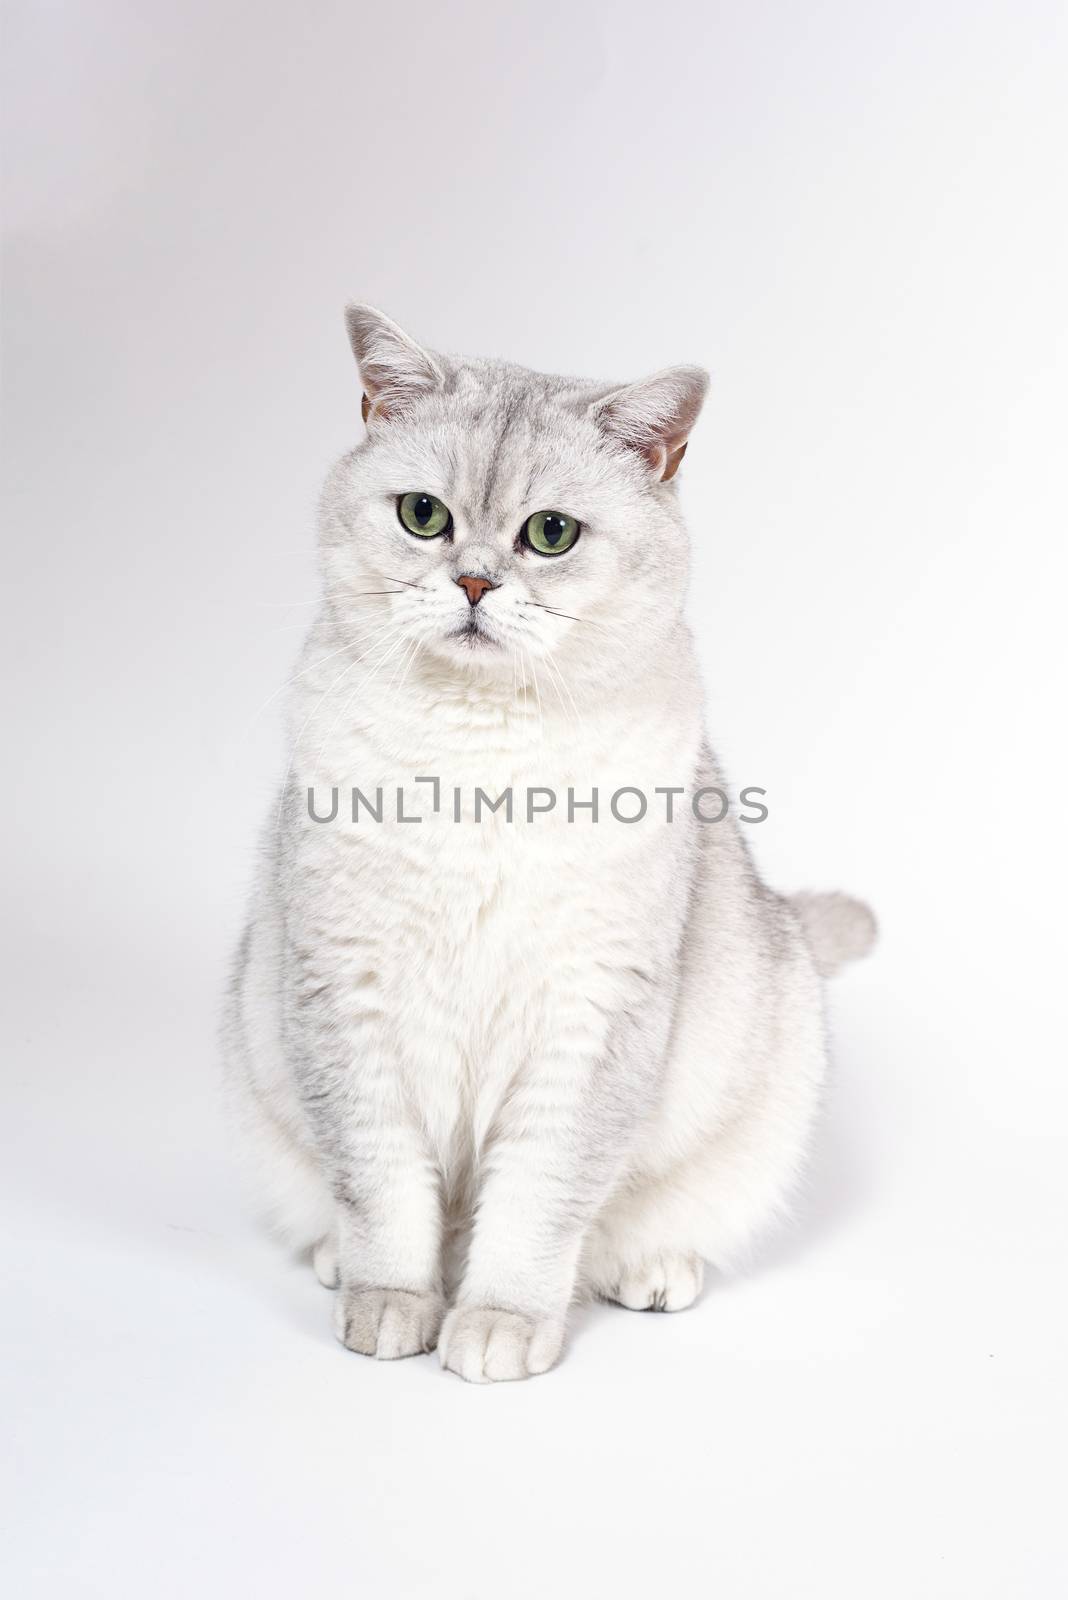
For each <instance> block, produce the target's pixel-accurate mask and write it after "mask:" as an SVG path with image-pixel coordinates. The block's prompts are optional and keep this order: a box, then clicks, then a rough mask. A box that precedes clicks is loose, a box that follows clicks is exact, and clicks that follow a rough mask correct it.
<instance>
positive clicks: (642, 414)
mask: <svg viewBox="0 0 1068 1600" xmlns="http://www.w3.org/2000/svg"><path fill="white" fill-rule="evenodd" d="M707 391H708V373H707V372H704V371H702V369H701V368H700V367H667V368H666V369H665V370H664V371H663V372H657V373H654V375H653V376H652V377H651V378H643V379H642V380H641V382H640V383H628V384H627V385H626V387H625V388H622V389H613V391H612V393H611V394H606V395H605V396H603V398H602V399H600V400H595V401H594V402H593V405H592V406H591V407H590V409H589V415H590V417H591V418H592V419H593V421H594V422H596V423H597V425H598V427H599V428H603V430H604V431H605V433H607V434H610V435H611V436H612V437H613V438H615V439H618V440H619V442H620V443H621V444H624V445H626V446H627V447H628V449H631V450H636V451H637V452H638V454H639V455H640V456H641V457H642V459H643V460H644V461H645V463H646V465H647V466H648V468H649V470H650V471H651V472H652V473H653V475H654V476H655V477H657V478H659V479H660V480H661V482H665V483H666V482H667V480H668V478H673V477H674V476H675V474H676V472H677V471H678V469H679V463H680V462H681V460H682V458H683V456H684V455H685V454H686V441H687V439H688V438H689V436H690V430H691V429H692V428H693V425H694V423H695V422H696V421H697V418H698V415H699V413H700V410H701V406H702V403H703V401H704V398H705V395H706V393H707Z"/></svg>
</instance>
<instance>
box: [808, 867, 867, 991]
mask: <svg viewBox="0 0 1068 1600" xmlns="http://www.w3.org/2000/svg"><path fill="white" fill-rule="evenodd" d="M790 904H791V905H792V906H793V908H794V910H795V911H796V912H797V914H798V916H799V917H800V919H801V926H802V928H803V929H804V930H805V938H806V940H807V941H808V947H809V949H810V950H811V951H812V956H813V959H814V961H815V963H816V968H817V970H818V971H819V973H820V974H821V975H822V976H823V977H824V978H829V977H831V976H832V975H833V974H834V973H836V972H838V971H839V969H840V968H842V967H844V966H845V965H846V963H847V962H849V961H859V960H860V959H861V957H863V956H866V955H869V954H870V953H871V951H872V949H873V948H874V946H875V941H876V939H877V937H878V933H879V926H878V923H877V922H876V920H875V914H874V912H873V911H872V909H871V907H870V906H866V905H865V904H864V901H863V900H854V899H853V897H852V896H851V895H848V894H839V893H838V892H837V891H832V892H831V893H829V894H816V893H814V892H812V891H811V890H808V889H805V890H802V892H801V893H800V894H794V895H791V896H790Z"/></svg>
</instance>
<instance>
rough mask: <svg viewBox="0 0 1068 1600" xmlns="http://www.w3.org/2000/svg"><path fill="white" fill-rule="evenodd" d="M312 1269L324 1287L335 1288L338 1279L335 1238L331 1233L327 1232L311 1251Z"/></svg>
mask: <svg viewBox="0 0 1068 1600" xmlns="http://www.w3.org/2000/svg"><path fill="white" fill-rule="evenodd" d="M312 1270H313V1272H314V1273H315V1276H316V1277H317V1278H318V1280H319V1282H320V1283H321V1284H322V1286H323V1288H324V1289H336V1288H337V1286H338V1283H339V1281H340V1279H339V1277H338V1269H337V1240H336V1239H335V1238H334V1236H333V1235H332V1234H329V1233H328V1234H327V1236H326V1238H325V1239H320V1240H319V1243H318V1244H317V1245H316V1246H315V1249H314V1250H313V1251H312Z"/></svg>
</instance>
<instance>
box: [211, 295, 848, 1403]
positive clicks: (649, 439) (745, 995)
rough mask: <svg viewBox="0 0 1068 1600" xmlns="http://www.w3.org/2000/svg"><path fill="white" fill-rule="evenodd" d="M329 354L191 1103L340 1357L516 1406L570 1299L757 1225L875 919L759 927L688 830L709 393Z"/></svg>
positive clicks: (460, 362) (396, 338) (413, 351)
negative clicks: (318, 488)
mask: <svg viewBox="0 0 1068 1600" xmlns="http://www.w3.org/2000/svg"><path fill="white" fill-rule="evenodd" d="M347 325H348V332H349V337H350V341H351V344H352V348H353V352H354V354H355V357H356V361H357V364H358V368H359V373H360V377H361V379H362V385H363V390H364V395H363V402H362V409H363V416H364V422H365V425H366V437H365V438H364V439H363V440H362V442H361V443H360V444H358V445H357V446H356V448H354V449H353V450H352V451H351V452H350V453H349V454H347V455H346V456H344V457H343V459H342V460H341V461H340V462H339V463H338V464H337V465H336V466H335V467H334V469H333V470H332V472H331V473H330V475H329V477H328V480H327V483H326V486H325V490H324V493H323V497H322V504H321V515H320V562H321V571H322V580H323V589H322V601H321V609H320V611H319V613H318V616H317V618H316V620H315V622H314V623H313V625H312V627H311V630H310V633H309V636H308V639H307V643H306V647H305V650H304V654H303V657H302V660H301V663H300V667H299V671H298V672H297V675H296V677H295V678H294V680H293V686H292V698H291V703H290V738H291V746H292V751H293V754H292V758H291V760H290V764H289V768H288V771H287V773H286V775H285V778H284V781H283V783H282V786H281V793H280V797H279V799H278V802H277V805H275V806H272V808H271V812H270V815H269V818H268V822H267V827H266V832H265V836H264V841H263V849H262V858H261V866H260V870H259V873H258V881H257V883H256V885H255V890H254V896H253V903H252V907H251V914H250V918H249V922H248V926H247V929H246V931H245V934H244V937H243V939H242V941H241V945H240V949H239V952H238V957H237V960H236V963H235V967H234V973H233V977H232V982H231V986H230V990H229V994H228V1001H227V1007H226V1015H225V1019H224V1027H223V1033H224V1042H225V1049H226V1055H227V1059H228V1080H229V1083H230V1088H231V1093H232V1098H233V1102H234V1104H235V1107H236V1109H237V1112H238V1116H239V1120H240V1124H241V1129H242V1134H243V1139H244V1144H245V1148H246V1152H247V1154H248V1155H249V1156H250V1157H251V1160H252V1162H253V1165H254V1168H255V1172H256V1175H257V1176H258V1179H259V1180H260V1183H261V1185H262V1187H263V1190H264V1192H265V1195H266V1199H267V1209H268V1210H269V1212H270V1214H271V1216H272V1217H273V1220H274V1222H275V1224H276V1226H277V1228H278V1229H279V1231H280V1232H281V1233H282V1234H283V1236H284V1237H285V1238H286V1239H287V1240H288V1241H289V1242H290V1243H291V1244H292V1245H294V1246H296V1247H300V1248H301V1249H304V1250H310V1251H311V1254H312V1260H313V1264H314V1267H315V1270H316V1272H317V1274H318V1276H319V1278H320V1280H321V1281H322V1282H323V1283H324V1284H325V1285H327V1286H328V1287H331V1288H334V1289H336V1297H335V1319H334V1326H335V1330H336V1332H337V1336H338V1338H339V1339H340V1340H341V1342H342V1343H343V1344H344V1345H346V1346H347V1347H348V1348H349V1349H350V1350H354V1351H359V1352H361V1353H363V1354H365V1355H371V1356H377V1357H380V1358H384V1359H393V1358H396V1357H401V1356H410V1355H415V1354H417V1353H419V1352H422V1351H427V1350H430V1349H433V1348H434V1347H435V1345H436V1346H437V1348H438V1351H439V1355H440V1360H441V1364H442V1366H443V1367H445V1368H446V1369H447V1370H449V1371H451V1372H454V1373H458V1374H459V1375H460V1377H462V1378H465V1379H468V1380H469V1381H472V1382H489V1381H494V1380H502V1379H517V1378H524V1377H527V1376H528V1375H531V1374H535V1373H542V1372H545V1371H547V1370H548V1369H549V1368H550V1367H552V1366H553V1365H554V1363H555V1362H556V1361H557V1359H558V1357H559V1356H560V1354H561V1350H562V1348H563V1343H564V1336H565V1323H566V1319H567V1313H568V1307H569V1306H570V1305H571V1304H572V1302H573V1301H574V1300H575V1298H576V1296H577V1295H578V1294H580V1293H585V1294H592V1295H594V1296H596V1297H599V1298H601V1299H603V1300H607V1301H612V1302H615V1303H617V1304H619V1305H621V1306H625V1307H629V1308H632V1309H636V1310H641V1309H655V1310H662V1311H678V1310H682V1309H683V1308H684V1307H687V1306H690V1305H692V1304H693V1303H694V1301H695V1300H697V1298H698V1297H699V1295H700V1293H701V1289H702V1281H703V1274H704V1268H705V1263H711V1264H712V1265H714V1266H715V1267H717V1268H725V1267H728V1266H729V1265H730V1264H731V1263H732V1262H734V1261H736V1260H737V1259H738V1258H739V1257H740V1256H741V1255H742V1254H743V1253H744V1252H745V1251H746V1249H747V1247H748V1246H749V1244H750V1242H751V1240H752V1239H753V1238H754V1237H755V1236H756V1234H757V1233H758V1232H759V1231H760V1230H762V1229H763V1228H764V1227H765V1226H766V1225H767V1224H768V1223H769V1222H770V1221H771V1220H773V1219H774V1218H775V1217H776V1216H777V1215H778V1214H779V1213H781V1212H782V1211H783V1209H784V1208H785V1206H786V1205H787V1203H788V1199H789V1196H790V1193H791V1189H792V1187H793V1185H794V1183H795V1179H796V1178H797V1176H798V1173H799V1169H800V1167H801V1164H802V1161H803V1158H804V1156H805V1151H806V1146H807V1144H808V1141H809V1137H810V1133H811V1130H812V1126H813V1119H814V1117H815V1115H816V1113H817V1109H818V1106H819V1103H820V1097H821V1089H822V1086H823V1083H824V1077H825V1071H826V1038H825V1024H824V1003H823V979H824V978H825V977H827V976H828V975H829V974H831V973H833V972H834V971H835V970H836V969H837V968H838V967H839V966H840V965H841V964H842V963H843V962H845V961H847V960H849V959H851V958H853V957H857V956H860V955H863V954H865V953H866V952H867V951H868V949H869V948H870V947H871V945H872V943H873V940H874V932H875V929H874V920H873V918H872V915H871V912H870V911H869V910H868V909H867V907H866V906H864V905H863V904H861V903H860V902H858V901H855V900H852V899H849V898H847V897H846V896H844V895H839V894H830V895H795V896H793V897H790V898H785V897H780V896H779V895H777V894H775V893H773V892H772V891H771V890H770V889H768V888H766V887H765V886H764V884H763V883H762V882H761V880H760V878H759V877H758V875H757V873H756V871H755V869H754V866H753V863H752V860H751V858H750V853H749V849H748V846H747V841H746V838H745V837H744V827H743V826H742V825H740V823H739V819H738V818H737V817H736V816H734V815H733V814H732V815H728V816H725V817H723V818H722V820H719V821H715V822H709V821H705V820H702V819H703V817H704V816H706V815H714V811H712V810H709V811H703V810H702V806H701V804H700V803H697V802H695V801H694V799H693V797H694V796H697V795H698V794H699V793H701V792H704V791H711V790H713V789H716V790H719V791H721V792H724V793H726V791H725V790H724V785H723V781H722V779H721V777H720V775H719V773H718V771H717V768H716V765H715V762H714V759H713V756H712V754H711V752H710V750H709V747H708V744H707V741H706V736H705V730H704V719H703V706H702V689H701V683H700V678H699V674H698V668H697V664H696V659H695V652H694V645H693V641H692V638H691V634H690V631H689V628H688V626H687V624H686V622H685V620H684V617H683V602H684V597H685V593H686V587H687V574H688V540H687V534H686V529H685V525H684V522H683V518H682V514H681V511H680V508H679V502H678V494H677V479H676V472H677V469H678V467H679V465H680V462H681V460H682V456H683V454H684V452H685V450H686V445H687V441H688V439H689V437H690V433H691V430H692V429H693V427H694V424H695V422H696V421H697V417H698V413H699V411H700V409H701V405H702V401H703V399H704V396H705V391H706V387H707V382H708V379H707V375H706V374H705V373H704V372H703V371H701V370H700V369H698V368H695V367H676V368H671V369H668V370H666V371H663V372H660V373H658V374H657V375H656V376H654V377H651V378H647V379H645V380H643V381H640V382H636V383H632V384H627V385H623V386H619V385H610V384H605V383H592V382H584V381H579V380H574V379H569V378H559V377H549V376H545V375H543V374H541V373H536V372H533V371H528V370H526V369H524V368H522V367H518V366H513V365H509V364H506V363H504V362H500V361H485V360H469V359H463V358H455V357H451V356H450V357H446V356H443V355H440V354H437V353H434V352H431V351H430V350H427V349H424V348H422V347H421V346H419V345H418V344H416V343H415V342H414V341H413V340H411V339H410V338H409V337H408V336H407V335H406V334H405V333H403V332H402V331H401V329H400V328H398V327H397V326H396V324H394V323H393V322H391V321H390V320H389V319H388V318H387V317H385V316H383V315H382V314H381V313H379V312H378V311H376V310H374V309H372V308H370V307H367V306H358V305H357V306H351V307H350V308H349V309H348V312H347ZM354 787H355V788H356V789H357V791H358V793H357V796H356V797H355V802H356V803H355V805H354V812H355V813H358V814H357V816H356V820H355V821H353V813H352V812H350V809H349V803H348V802H349V796H350V794H351V792H352V789H353V788H354ZM595 789H596V791H597V793H598V797H599V806H598V814H597V815H596V817H595V816H594V813H593V799H592V794H593V790H595ZM335 791H337V794H340V795H343V796H344V797H345V800H344V806H343V807H342V806H340V805H337V807H336V810H335V812H334V814H333V815H332V816H331V815H330V813H331V797H333V801H334V802H335V803H336V794H335V793H334V792H335ZM476 791H481V792H482V795H483V797H484V800H485V801H487V802H498V805H497V809H491V808H490V805H489V804H488V803H487V804H480V809H479V814H478V820H476V816H475V804H476ZM506 791H507V792H509V793H510V795H511V796H512V797H513V799H514V807H511V809H510V814H509V810H506V807H505V805H504V804H503V803H502V797H503V796H504V794H505V792H506ZM528 791H531V792H534V793H536V794H537V795H538V796H539V797H540V798H539V799H538V801H537V803H536V805H535V806H534V808H533V809H531V806H530V795H529V793H528ZM569 791H570V793H569ZM550 794H551V795H552V796H553V797H554V803H553V804H552V805H551V806H550V803H549V800H548V799H547V798H546V796H547V795H550ZM624 794H625V798H623V796H624ZM617 795H618V796H619V797H620V798H618V800H617V799H616V797H617ZM635 795H637V796H638V798H637V799H636V798H635ZM383 796H385V797H387V798H388V800H389V802H390V804H389V805H386V804H384V802H383ZM524 796H525V797H526V798H525V799H524ZM654 796H655V797H658V798H657V799H656V804H655V805H651V804H650V805H647V808H646V810H645V813H644V814H642V815H640V816H638V815H636V814H637V813H638V811H639V809H640V805H639V802H640V801H641V799H642V798H646V799H649V798H652V797H654ZM394 798H395V800H396V804H393V801H394ZM610 798H611V800H613V801H615V804H614V806H613V807H612V809H610ZM669 805H670V806H671V807H672V808H673V814H672V819H671V820H670V821H668V820H667V811H668V807H669ZM617 813H618V815H617ZM378 814H380V815H381V821H379V820H377V816H378ZM632 816H633V817H634V818H635V820H621V818H624V817H626V818H629V817H632ZM317 819H318V820H317Z"/></svg>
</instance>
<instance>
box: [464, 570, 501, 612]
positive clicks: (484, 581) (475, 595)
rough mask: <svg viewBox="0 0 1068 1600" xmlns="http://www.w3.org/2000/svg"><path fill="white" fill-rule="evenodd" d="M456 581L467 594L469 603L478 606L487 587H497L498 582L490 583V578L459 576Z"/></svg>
mask: <svg viewBox="0 0 1068 1600" xmlns="http://www.w3.org/2000/svg"><path fill="white" fill-rule="evenodd" d="M456 582H457V583H458V584H459V585H460V588H461V589H462V590H463V591H464V593H465V594H466V596H467V603H468V605H472V606H477V605H478V602H479V601H480V600H481V599H482V596H483V595H484V594H485V592H486V590H487V589H495V588H496V584H493V583H490V581H489V579H488V578H466V577H465V578H457V579H456Z"/></svg>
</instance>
